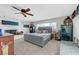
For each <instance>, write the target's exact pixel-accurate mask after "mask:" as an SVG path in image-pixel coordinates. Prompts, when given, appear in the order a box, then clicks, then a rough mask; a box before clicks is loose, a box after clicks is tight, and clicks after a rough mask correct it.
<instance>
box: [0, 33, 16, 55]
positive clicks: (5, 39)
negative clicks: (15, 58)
mask: <svg viewBox="0 0 79 59" xmlns="http://www.w3.org/2000/svg"><path fill="white" fill-rule="evenodd" d="M0 55H14V36H13V35H9V34H5V35H2V36H0Z"/></svg>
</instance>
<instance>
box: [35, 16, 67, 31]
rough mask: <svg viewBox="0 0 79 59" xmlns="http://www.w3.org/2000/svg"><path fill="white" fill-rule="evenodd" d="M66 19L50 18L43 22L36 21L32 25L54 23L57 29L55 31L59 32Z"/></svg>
mask: <svg viewBox="0 0 79 59" xmlns="http://www.w3.org/2000/svg"><path fill="white" fill-rule="evenodd" d="M65 18H66V17H59V18H52V19H47V20H44V21H38V22H35V23H34V24H35V25H36V24H42V23H53V22H56V23H57V29H56V30H60V27H61V24H63V21H64V19H65Z"/></svg>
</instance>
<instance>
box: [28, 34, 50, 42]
mask: <svg viewBox="0 0 79 59" xmlns="http://www.w3.org/2000/svg"><path fill="white" fill-rule="evenodd" d="M27 35H33V36H40V37H42V38H43V41H45V40H46V39H47V38H49V37H50V36H51V34H50V33H27Z"/></svg>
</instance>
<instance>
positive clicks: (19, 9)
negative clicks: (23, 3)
mask: <svg viewBox="0 0 79 59" xmlns="http://www.w3.org/2000/svg"><path fill="white" fill-rule="evenodd" d="M12 8H14V9H16V10H19V11H21V10H20V9H19V8H17V7H15V6H12Z"/></svg>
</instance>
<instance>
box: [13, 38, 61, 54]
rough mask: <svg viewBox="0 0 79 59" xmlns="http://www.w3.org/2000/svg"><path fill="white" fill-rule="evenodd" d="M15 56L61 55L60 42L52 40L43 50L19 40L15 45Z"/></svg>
mask: <svg viewBox="0 0 79 59" xmlns="http://www.w3.org/2000/svg"><path fill="white" fill-rule="evenodd" d="M14 54H15V55H59V54H60V41H56V40H53V39H52V40H50V41H49V42H48V43H47V44H46V45H45V46H44V47H43V48H41V47H39V46H37V45H34V44H31V43H29V42H25V41H24V40H23V39H17V40H15V43H14Z"/></svg>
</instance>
